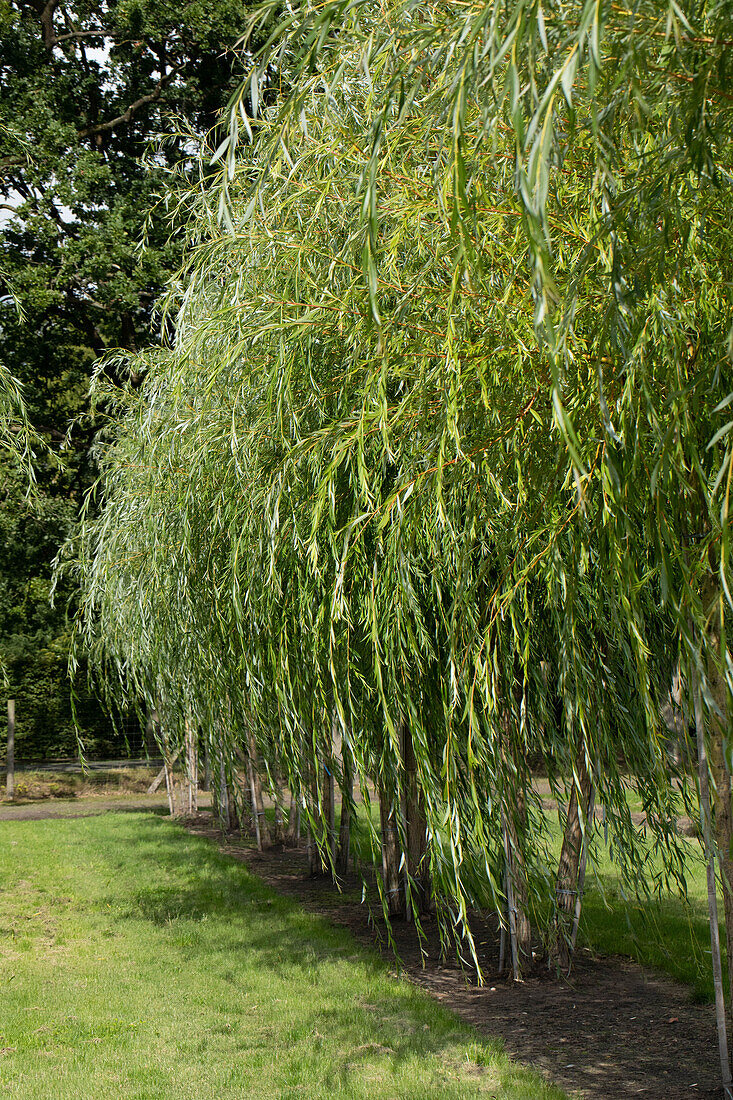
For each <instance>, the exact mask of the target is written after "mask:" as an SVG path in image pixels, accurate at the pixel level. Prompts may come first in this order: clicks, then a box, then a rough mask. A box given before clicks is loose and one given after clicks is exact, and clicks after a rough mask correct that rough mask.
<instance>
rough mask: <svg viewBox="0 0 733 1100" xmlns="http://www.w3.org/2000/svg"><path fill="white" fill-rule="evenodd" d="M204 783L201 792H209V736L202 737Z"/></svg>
mask: <svg viewBox="0 0 733 1100" xmlns="http://www.w3.org/2000/svg"><path fill="white" fill-rule="evenodd" d="M203 741H204V781H203V783H202V785H201V790H202V791H210V790H211V750H210V748H209V735H208V733H207V734H205V735H204V738H203Z"/></svg>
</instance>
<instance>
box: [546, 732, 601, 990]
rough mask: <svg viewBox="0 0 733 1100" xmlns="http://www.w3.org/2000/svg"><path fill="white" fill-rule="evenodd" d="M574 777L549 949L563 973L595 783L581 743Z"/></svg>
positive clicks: (568, 959) (567, 960)
mask: <svg viewBox="0 0 733 1100" xmlns="http://www.w3.org/2000/svg"><path fill="white" fill-rule="evenodd" d="M575 775H576V777H577V780H578V782H577V783H576V782H575V777H574V781H573V784H572V788H571V792H570V802H569V804H568V812H567V817H566V819H565V831H564V833H563V841H562V848H561V850H560V860H559V863H558V868H557V878H556V880H555V927H554V929H553V942H552V944H551V948H550V955H551V958H553V959H554V960H555V962H556V963H557V965H558V966H560V967H561V968H562V969H563V970H569V969H570V964H571V960H572V942H571V937H572V927H573V923H574V918H575V913H576V910H577V907H578V902H579V900H580V890H581V889H582V887H581V883H580V866H581V861H582V857H583V851H584V839H585V833H586V831H587V829H588V828H589V822H588V810H589V807H590V803H591V796H592V791H593V779H592V777H591V774H590V772H589V771H588V768H587V766H586V758H585V745H584V744H582V743H581V744H580V745H579V747H578V756H577V760H576V765H575ZM584 822H585V826H584V824H583V823H584Z"/></svg>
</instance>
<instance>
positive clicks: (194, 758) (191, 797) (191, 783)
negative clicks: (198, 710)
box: [185, 716, 199, 814]
mask: <svg viewBox="0 0 733 1100" xmlns="http://www.w3.org/2000/svg"><path fill="white" fill-rule="evenodd" d="M185 767H186V808H187V811H188V813H189V814H194V813H196V811H197V810H198V808H199V802H198V787H199V761H198V749H197V745H196V727H195V726H194V724H193V722H192V721H191V719H190V718H189V717H188V716H187V717H186V735H185Z"/></svg>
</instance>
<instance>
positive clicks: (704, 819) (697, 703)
mask: <svg viewBox="0 0 733 1100" xmlns="http://www.w3.org/2000/svg"><path fill="white" fill-rule="evenodd" d="M691 686H692V694H693V709H694V712H695V732H696V734H697V763H698V769H699V780H700V825H701V828H702V836H703V847H704V851H705V871H706V877H707V887H708V915H709V923H710V948H711V957H712V966H713V987H714V990H715V1018H716V1024H717V1030H718V1054H719V1056H720V1070H721V1077H722V1081H723V1090H724V1092H725V1094H726V1096H730V1095H731V1092H730V1089H731V1070H730V1055H729V1053H728V1034H727V1026H726V1012H725V994H724V992H723V967H722V962H721V957H720V934H719V930H718V898H717V888H716V882H715V847H714V843H713V830H712V828H711V821H710V817H711V805H710V783H709V776H708V759H707V753H706V750H705V727H704V720H703V710H702V699H701V697H700V685H699V683H698V681H697V677H696V676H694V675H693V677H692V685H691Z"/></svg>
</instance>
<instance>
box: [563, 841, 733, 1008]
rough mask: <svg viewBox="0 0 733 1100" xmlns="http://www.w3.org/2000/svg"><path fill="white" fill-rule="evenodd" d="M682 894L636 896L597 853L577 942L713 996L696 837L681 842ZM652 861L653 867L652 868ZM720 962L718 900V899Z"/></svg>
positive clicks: (709, 998)
mask: <svg viewBox="0 0 733 1100" xmlns="http://www.w3.org/2000/svg"><path fill="white" fill-rule="evenodd" d="M686 843H687V845H688V847H689V859H688V860H687V865H686V872H685V875H686V880H687V896H686V898H682V897H679V896H678V895H676V894H674V893H667V894H663V895H662V897H661V898H643V897H642V898H637V897H635V896H634V895H633V893H632V892H630V891H628V890H624V888H623V886H622V881H621V876H620V874H619V871H618V869H617V868H616V867H615V866H614V864H613V863H612V862H611V860H610V859H609V857H608V852H607V851H606V850H605V849H602V848H599V849H597V852H596V868H595V874H593V873H591V874H590V875H589V877H588V881H587V883H586V886H587V892H586V896H585V902H584V905H583V918H582V921H581V936H580V942H581V945H583V944H585V945H587V946H590V947H591V948H592V949H593V950H594V951H597V952H600V953H601V954H604V955H611V954H619V955H629V956H630V957H631V958H633V959H636V960H637V962H640V963H641V964H642V965H644V966H650V967H653V968H654V969H656V970H661V971H663V972H664V973H666V974H668V975H670V977H672V978H675V979H676V980H677V981H680V982H684V983H685V984H687V985H689V986H690V987H691V988H692V992H693V996H694V997H695V999H697V1000H702V1001H712V1000H713V981H712V971H711V960H710V930H709V925H708V905H707V886H706V881H705V866H704V864H703V862H702V859H701V858H700V846H699V844H698V843H697V842H696V841H693V840H690V841H687V842H686ZM654 866H655V864H654V861H652V867H654ZM718 914H719V917H720V918H721V929H720V931H721V945H722V948H723V956H724V965H725V930H724V927H723V924H722V916H723V903H722V898H721V897H719V898H718Z"/></svg>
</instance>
